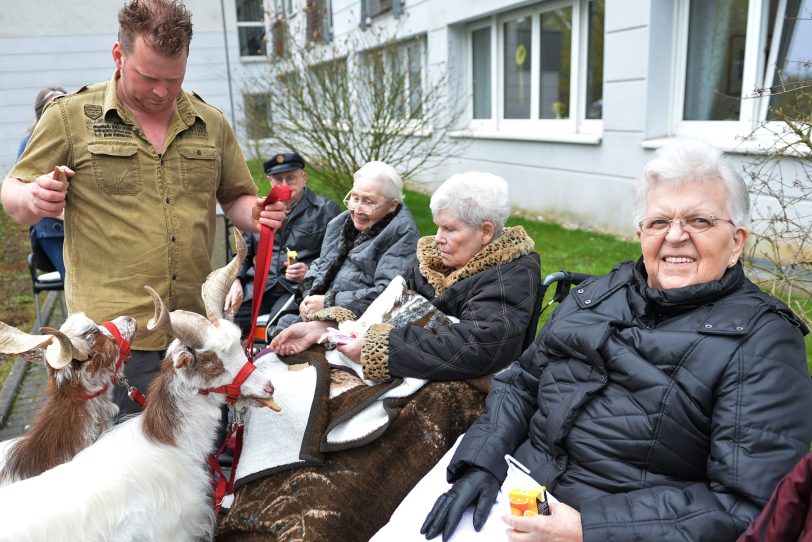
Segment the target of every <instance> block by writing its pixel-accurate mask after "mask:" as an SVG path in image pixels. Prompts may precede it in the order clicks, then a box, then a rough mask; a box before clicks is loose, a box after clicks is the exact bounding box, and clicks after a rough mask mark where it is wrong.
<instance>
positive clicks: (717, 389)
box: [449, 261, 812, 541]
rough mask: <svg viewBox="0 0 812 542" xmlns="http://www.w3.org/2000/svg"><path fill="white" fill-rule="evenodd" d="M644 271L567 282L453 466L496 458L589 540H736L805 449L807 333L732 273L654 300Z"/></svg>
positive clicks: (811, 407)
mask: <svg viewBox="0 0 812 542" xmlns="http://www.w3.org/2000/svg"><path fill="white" fill-rule="evenodd" d="M644 273H645V271H644V269H643V266H642V261H641V262H639V263H638V264H637V265H635V264H634V263H632V262H626V263H623V264H620V265H618V266H617V267H616V268H615V269H614V270H613V271H612V272H611V273H609V274H608V275H605V276H602V277H598V278H596V279H594V280H590V281H588V282H586V283H584V284H583V285H582V286H579V287H577V288H576V289H575V290H574V291H573V292H572V294H571V295H570V296H569V297H568V298H567V299H566V300H565V301H564V303H562V304H561V306H560V307H558V309H557V310H556V311H555V313H554V314H553V315H552V317H551V319H550V321H549V322H548V323H547V325H546V326H545V327H544V329H543V330H542V332H541V333H540V334H539V336H538V337H537V339H536V341H535V343H534V344H533V346H531V347H530V348H529V349H528V350H527V351H525V353H524V354H523V355H522V356H521V357H520V358H519V360H518V361H517V362H516V363H515V364H514V365H513V366H512V367H511V368H510V369H509V370H508V371H505V372H504V373H502V374H500V375H498V376H497V377H495V379H494V387H493V390H492V392H491V393H490V395H489V396H488V400H487V403H488V407H487V408H488V410H487V412H486V414H484V415H483V416H482V417H481V418H480V419H479V420H478V421H477V422H476V423H475V424H474V426H472V427H471V429H470V430H469V431H468V433H467V434H466V436H465V438H464V440H463V441H462V443H461V445H460V447H459V449H458V451H457V453H456V455H455V456H454V458H453V459H452V461H451V464H450V466H449V478H450V479H452V480H453V479H455V478H456V477H457V476H459V475H460V474H461V473H462V472H464V470H465V469H466V468H467V465H469V464H470V465H477V466H480V467H482V468H485V469H487V470H489V471H490V472H492V473H493V474H494V475H496V476H497V477H499V478H500V479H504V476H505V470H506V468H505V461H504V459H503V456H504V454H505V453H512V454H514V455H515V457H516V458H517V459H519V460H520V461H521V462H523V463H524V464H525V465H527V466H528V467H529V468H530V469H531V472H532V475H533V477H534V478H535V479H536V480H538V481H539V482H541V483H543V484H546V485H547V486H548V488H549V489H550V490H551V491H552V493H553V494H554V495H555V496H556V497H557V498H559V499H560V500H562V501H563V502H565V503H567V504H569V505H571V506H573V507H574V508H576V509H577V510H579V511H580V513H581V523H582V527H583V532H584V539H585V540H601V541H604V540H614V541H630V540H663V541H665V540H669V541H671V540H691V541H697V540H713V541H723V540H734V539H735V538H736V537H737V536H738V534H739V533H741V532H742V531H743V530H744V529H745V528H746V526H747V523H748V522H749V521H750V520H752V519H753V518H754V517H755V516H756V515H757V514H758V512H759V510H760V508H761V507H762V506H763V505H764V504H765V502H766V501H767V499H768V498H769V497H770V493H771V491H772V489H773V487H774V486H775V484H776V483H777V482H778V480H780V479H781V477H782V476H783V475H784V474H786V473H787V472H788V471H789V470H790V469H791V468H792V466H793V465H794V464H795V463H796V462H797V461H798V459H799V458H800V457H802V456H803V455H804V453H805V452H806V451H807V450H808V449H809V443H810V440H811V439H812V415H811V414H810V413H812V382H810V378H809V374H808V372H807V367H806V363H805V357H806V356H805V349H804V343H803V335H804V334H805V333H806V332H807V331H808V330H807V329H806V326H805V325H804V324H802V323H801V322H800V321H799V320H798V319H797V318H796V317H795V316H794V315H793V314H792V313H791V312H790V310H789V309H788V308H787V307H786V306H785V305H784V304H783V303H781V302H780V301H778V300H776V299H774V298H772V297H770V296H769V295H766V294H764V293H762V292H760V291H759V290H758V289H757V288H756V287H755V286H754V285H753V284H752V283H751V282H750V281H749V280H747V279H746V278H745V276H744V273H743V271H742V268H741V265H740V264H738V265H736V266H735V267H734V268H732V269H729V270H728V271H727V272H726V273H725V275H724V276H723V277H722V279H720V280H719V281H715V282H709V283H705V284H699V285H694V286H689V287H686V288H678V289H673V290H665V291H660V290H655V289H650V288H647V287H646V278H645V276H644Z"/></svg>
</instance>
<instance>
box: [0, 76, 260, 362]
mask: <svg viewBox="0 0 812 542" xmlns="http://www.w3.org/2000/svg"><path fill="white" fill-rule="evenodd" d="M117 77H118V73H116V74H115V75H114V76H113V79H112V80H111V81H109V82H106V83H98V84H96V85H92V86H89V87H85V88H83V89H81V90H79V92H77V93H75V94H71V95H68V96H63V97H60V98H59V99H58V100H56V101H54V103H53V104H51V105H50V106H49V107H48V108H47V109H46V111H45V113H44V114H43V116H42V119H40V121H39V123H37V127H36V129H35V130H34V133H33V135H32V136H31V140H30V141H29V143H28V146H27V147H26V150H25V153H24V154H23V155H22V157H21V158H20V160H19V161H18V162H17V165H16V166H15V167H14V169H13V170H12V171H11V174H10V175H11V176H12V177H16V178H18V179H20V180H22V181H26V182H30V181H33V180H34V179H35V178H36V177H38V176H39V175H42V174H44V173H47V172H49V171H53V169H54V166H57V165H61V164H64V165H67V166H68V167H70V168H71V169H73V170H74V171H75V172H76V175H75V176H74V177H72V178H71V179H70V182H69V187H68V193H67V201H66V206H65V247H64V254H65V265H66V268H67V269H66V274H67V277H66V284H65V294H66V298H67V304H68V310H69V311H70V312H76V311H83V312H85V313H86V314H87V315H88V316H89V317H90V318H92V319H93V320H95V321H96V322H103V321H105V320H110V319H112V318H115V317H116V316H120V315H128V316H132V317H135V318H136V319H137V320H138V331H137V333H136V339H135V341H134V344H133V348H136V349H140V350H161V349H164V348H166V346H167V345H168V344H169V341H170V337H169V336H168V335H165V334H163V333H156V332H149V331H147V329H146V323H147V321H148V320H149V318H151V317H152V315H153V305H152V299H151V298H150V296H149V295H148V294H147V292H146V291H145V290H144V286H145V285H149V286H151V287H153V288H154V289H155V290H156V291H157V292H158V293H159V294H160V295H161V297H162V298H163V300H164V302H165V303H166V304H167V308H169V309H170V310H176V309H185V310H189V311H194V312H198V313H201V314H205V311H204V308H203V301H202V299H201V296H200V286H201V284H202V283H203V282H204V281H205V279H206V276H207V275H208V273H209V272H210V271H211V254H212V248H213V244H214V235H215V231H216V223H215V220H216V217H215V202H216V201H220V202H221V203H229V202H232V201H234V200H235V199H237V198H238V197H239V196H241V195H243V194H256V187H255V185H254V183H253V181H252V179H251V175H250V173H249V171H248V167H247V166H246V164H245V159H244V158H243V155H242V152H241V150H240V148H239V146H238V144H237V140H236V138H235V136H234V133H233V131H232V130H231V128H230V127H229V125H228V123H227V122H226V120H225V118H224V117H223V114H222V113H221V112H220V111H218V110H217V109H215V108H214V107H211V106H210V105H208V104H206V103H205V102H203V100H201V99H200V98H199V97H197V96H196V95H192V94H188V93H186V92H184V91H181V93H180V95H179V96H178V100H177V107H176V111H175V113H174V114H173V116H172V119H171V121H170V123H169V130H168V133H167V137H166V145H165V151H164V153H163V154H162V155H159V154H157V153H156V152H155V149H153V147H152V145H151V144H150V143H149V141H148V140H147V139H146V138H145V136H144V133H143V131H142V130H141V128H140V127H139V125H138V123H137V122H136V121H135V118H134V117H133V115H132V113H131V112H130V111H129V110H128V109H127V108H126V107H125V106H124V104H123V103H122V102H121V100H120V99H119V97H118V94H117V92H116V84H115V81H116V78H117Z"/></svg>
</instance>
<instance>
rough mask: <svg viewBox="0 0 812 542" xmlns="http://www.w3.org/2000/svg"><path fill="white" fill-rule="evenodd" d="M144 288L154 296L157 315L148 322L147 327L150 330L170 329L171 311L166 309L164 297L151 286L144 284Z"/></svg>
mask: <svg viewBox="0 0 812 542" xmlns="http://www.w3.org/2000/svg"><path fill="white" fill-rule="evenodd" d="M144 290H146V291H147V292H149V295H150V296H152V305H153V306H154V307H155V315H154V316H153V317H152V318H150V319H149V322H147V329H149V330H150V331H151V330H153V329H163V330H167V331H168V330H170V329H171V328H172V323H171V322H170V321H169V311H168V310H166V305H164V301H163V299H161V296H160V295H159V294H158V292H156V291H155V290H153V289H152V288H151V287H150V286H144Z"/></svg>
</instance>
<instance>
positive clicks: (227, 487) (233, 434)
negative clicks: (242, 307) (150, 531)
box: [201, 185, 291, 514]
mask: <svg viewBox="0 0 812 542" xmlns="http://www.w3.org/2000/svg"><path fill="white" fill-rule="evenodd" d="M290 195H291V190H290V187H289V186H287V185H281V186H274V187H273V188H272V189H271V192H270V193H269V194H268V196H267V197H266V198H265V201H264V202H262V206H263V207H264V206H265V205H269V204H271V203H276V202H277V201H286V200H288V199H290ZM273 241H274V230H272V229H271V228H269V227H268V226H266V225H264V224H260V229H259V247H258V248H257V255H256V258H255V259H254V298H253V300H252V301H251V330H250V332H249V333H248V338H247V340H246V344H245V355H246V356H247V357H248V362H247V363H246V364H245V365H243V367H242V369H241V370H240V372H239V374H237V376H236V377H235V378H234V382H232V383H231V384H229V385H227V386H221V387H220V388H216V389H214V390H210V391H212V392H217V393H225V394H226V401H227V402H228V403H230V404H234V403H236V402H237V398H238V397H239V396H240V385H241V384H242V383H243V382H244V381H245V379H246V378H248V375H250V374H251V372H252V371H253V370H254V369H256V367H255V366H254V363H253V361H254V331H255V330H256V327H257V316H259V308H260V307H261V306H262V295H263V294H264V293H265V282H266V281H267V280H268V271H269V269H270V268H271V256H272V255H273ZM201 393H203V392H201ZM232 413H233V414H234V421H233V423H232V424H231V430H230V431H229V433H228V435H227V436H226V440H225V442H223V445H222V446H220V449H219V450H218V451H217V454H214V455H211V456H209V466H210V467H211V473H212V485H213V486H214V513H215V514H219V513H220V507H221V505H222V503H223V498H224V497H225V496H226V495H231V494H232V493H234V477H235V474H236V472H237V463H238V462H239V460H240V453H241V452H242V435H243V423H242V419H239V414H238V413H237V412H236V409H232ZM226 450H231V457H232V461H231V473H230V475H229V477H228V481H226V477H225V475H224V474H223V470H222V468H221V467H220V462H219V457H220V456H221V455H222V454H223V452H224V451H226Z"/></svg>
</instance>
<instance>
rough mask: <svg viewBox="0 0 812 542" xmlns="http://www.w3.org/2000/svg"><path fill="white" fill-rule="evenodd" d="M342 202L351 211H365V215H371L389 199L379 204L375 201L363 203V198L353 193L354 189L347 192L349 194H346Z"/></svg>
mask: <svg viewBox="0 0 812 542" xmlns="http://www.w3.org/2000/svg"><path fill="white" fill-rule="evenodd" d="M341 202H342V203H343V204H344V205H345V206H346V207H347V209H349V210H350V211H356V212H358V213H363V214H365V215H371V214H372V213H374V212H375V211H377V210H378V209H380V208H381V207H383V206H384V205H386V204H387V203H389V200H386V201H384V202H383V203H378V204H377V205H376V204H374V203H361V200H360V199H359V198H358V196H356V195H355V194H353V193H352V190H350V191H349V192H347V195H346V196H344V199H343V200H341Z"/></svg>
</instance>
